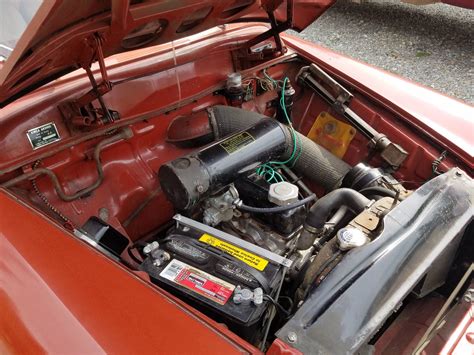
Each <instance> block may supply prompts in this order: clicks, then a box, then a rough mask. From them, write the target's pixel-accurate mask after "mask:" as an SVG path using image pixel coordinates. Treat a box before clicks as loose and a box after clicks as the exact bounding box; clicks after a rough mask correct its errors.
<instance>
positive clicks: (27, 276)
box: [0, 25, 472, 354]
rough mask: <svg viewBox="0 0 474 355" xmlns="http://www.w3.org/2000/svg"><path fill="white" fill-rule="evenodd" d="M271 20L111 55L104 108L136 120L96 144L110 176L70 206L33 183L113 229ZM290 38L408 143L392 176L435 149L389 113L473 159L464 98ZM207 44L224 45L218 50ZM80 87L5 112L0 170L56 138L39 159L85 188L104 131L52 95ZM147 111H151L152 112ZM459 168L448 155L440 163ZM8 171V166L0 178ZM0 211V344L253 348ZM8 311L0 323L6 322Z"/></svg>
mask: <svg viewBox="0 0 474 355" xmlns="http://www.w3.org/2000/svg"><path fill="white" fill-rule="evenodd" d="M265 28H266V27H264V26H261V25H258V26H248V25H232V26H228V27H227V28H226V29H213V30H209V31H207V32H206V33H205V34H202V35H196V36H192V37H190V38H189V39H186V40H182V41H176V43H174V44H173V46H171V45H163V46H158V47H154V48H149V49H144V50H140V51H138V52H135V53H126V54H120V55H117V56H114V57H111V58H109V60H108V61H107V62H108V64H109V66H110V71H109V75H110V77H111V79H112V80H113V81H115V82H120V81H122V80H125V79H126V78H127V77H129V76H132V77H135V79H134V80H130V81H127V82H125V81H124V82H123V83H122V84H120V85H116V86H115V88H114V90H113V91H112V93H111V94H109V95H106V97H105V100H106V101H107V103H108V105H110V107H112V108H114V109H118V110H119V111H120V112H121V114H122V117H123V120H121V121H119V122H117V123H116V125H117V126H118V125H128V124H132V130H133V132H134V138H132V139H131V140H129V141H127V142H119V143H116V144H114V145H112V146H110V147H107V148H105V149H104V152H103V159H102V162H103V164H104V172H105V176H106V179H107V180H106V181H107V183H104V184H103V185H102V186H101V187H100V188H99V189H97V190H96V191H95V192H94V194H93V195H92V196H91V197H87V198H84V199H81V200H79V201H75V202H73V203H66V202H63V201H60V200H58V198H57V197H56V195H55V193H54V190H53V189H52V187H51V184H50V182H49V181H48V180H47V179H38V185H39V187H40V189H41V191H42V192H43V193H44V194H45V195H46V196H47V197H48V198H49V199H50V200H51V201H52V202H54V204H55V205H56V207H58V209H59V210H61V211H62V212H63V213H65V214H67V215H69V216H73V218H74V222H75V223H77V224H81V223H83V222H84V221H85V220H86V219H87V218H88V217H89V216H90V215H95V214H97V211H98V209H99V208H102V207H106V208H107V209H108V210H109V211H110V215H111V220H110V221H109V222H110V223H111V224H112V225H114V226H116V227H120V224H121V222H123V220H124V219H125V218H126V217H127V216H128V215H129V214H130V212H131V211H132V210H133V209H134V208H135V207H136V206H137V204H139V203H140V202H141V201H143V199H144V198H146V196H147V195H148V194H150V192H151V191H152V190H153V189H154V188H156V179H155V172H156V171H157V169H158V167H159V166H160V165H161V164H162V163H163V162H165V161H167V160H170V159H172V158H174V157H176V156H178V155H180V154H182V153H183V152H185V150H182V149H179V148H177V147H175V146H173V145H171V144H170V143H167V142H166V141H165V137H166V128H167V126H168V123H169V122H170V121H171V120H172V119H173V118H174V117H176V116H177V115H180V114H187V113H190V112H191V111H193V110H199V109H202V108H204V107H207V106H209V105H212V104H216V103H219V102H220V100H223V98H222V97H221V96H214V95H212V93H213V91H214V90H215V89H217V88H220V87H221V86H222V83H223V81H224V79H225V76H226V74H227V73H228V72H230V71H232V70H233V63H232V59H231V56H230V53H229V50H230V49H231V48H233V47H235V44H236V43H237V42H238V41H242V40H245V39H248V38H251V37H252V36H255V34H257V33H259V32H262V31H263V30H264V29H265ZM285 38H286V39H287V42H288V44H291V45H292V46H293V49H290V50H289V52H288V54H287V58H289V57H290V56H291V55H292V54H293V53H294V52H293V51H296V52H298V53H301V54H302V56H304V57H306V58H309V59H311V60H313V61H315V62H317V63H319V64H320V65H321V66H323V67H324V68H326V69H327V70H328V71H330V72H332V73H333V74H335V75H336V76H338V77H339V78H341V79H343V80H344V81H346V82H347V83H350V85H351V86H352V87H354V91H357V94H356V96H355V98H354V100H353V108H354V109H355V110H356V111H357V112H359V113H360V112H363V113H364V115H361V116H363V117H364V118H366V119H368V120H371V122H370V123H371V124H373V125H374V126H375V127H376V128H377V129H380V130H381V131H383V132H385V133H386V134H387V135H388V136H389V138H391V139H392V140H394V141H395V142H399V143H403V145H404V146H406V148H407V149H409V150H410V153H411V155H410V158H409V159H408V160H407V163H406V166H405V167H404V168H403V169H401V171H400V172H399V174H400V177H402V178H406V179H407V180H408V179H411V180H413V179H414V178H418V179H419V180H420V179H425V178H427V176H429V175H430V173H431V171H430V169H431V161H432V160H433V159H434V158H436V157H437V156H439V153H440V150H439V149H437V148H434V147H432V146H430V145H429V144H428V142H427V140H426V138H425V137H422V135H421V134H417V132H413V131H410V129H408V128H407V126H406V125H401V124H400V125H399V126H397V122H399V121H397V120H396V119H395V118H394V113H397V114H400V119H403V120H405V121H406V122H408V121H410V122H411V123H412V124H414V125H415V126H418V127H420V129H422V130H423V131H426V132H427V133H428V135H429V136H430V137H431V138H432V139H433V140H435V141H436V142H437V143H439V144H440V145H441V146H442V147H448V148H449V149H451V150H452V151H454V152H456V153H457V154H458V156H459V159H460V160H462V161H463V162H464V163H465V164H466V165H467V166H471V167H472V151H471V152H470V149H471V148H472V141H469V137H470V136H469V134H470V133H472V132H469V130H467V129H466V125H467V127H469V122H468V118H466V117H465V115H466V114H471V113H472V107H470V106H468V105H465V104H462V103H460V102H458V101H455V100H453V99H449V98H446V97H444V96H442V95H441V94H438V93H435V92H432V91H430V90H428V89H426V88H422V87H420V86H418V85H416V84H413V83H410V82H407V81H405V80H403V79H400V78H398V77H395V76H391V75H388V74H387V73H384V72H382V71H380V70H377V69H375V68H372V67H368V66H366V65H363V64H362V63H358V62H355V61H353V60H351V59H348V58H346V57H343V56H341V55H339V54H336V53H334V52H331V51H329V50H327V49H324V48H322V47H319V46H316V45H311V44H309V43H307V42H304V41H300V40H297V39H295V38H292V37H286V36H285ZM213 46H218V48H217V49H212V48H213ZM196 58H197V59H196ZM176 65H177V69H174V68H173V67H174V66H176ZM281 66H283V67H281ZM297 69H298V68H297V67H295V66H292V64H280V65H279V66H276V67H274V68H272V71H273V72H271V74H272V75H274V76H275V77H278V76H281V75H282V74H283V73H285V74H286V75H288V76H289V77H290V78H291V79H293V78H294V75H295V74H296V72H297ZM251 73H252V72H251V71H250V72H248V73H244V74H251ZM147 76H148V77H147ZM88 87H89V86H88V83H87V81H86V79H85V77H84V75H82V74H81V73H79V72H76V73H73V74H71V75H69V76H68V77H66V78H64V79H62V80H60V81H58V82H56V83H52V84H50V85H48V86H45V87H44V88H42V89H41V90H38V91H37V92H36V93H33V94H30V95H28V96H26V97H24V98H22V99H20V100H18V101H17V102H15V103H14V104H12V105H10V106H8V107H6V108H4V109H3V110H2V111H1V117H0V151H2V152H4V153H2V155H1V156H0V170H1V171H2V172H4V173H6V172H11V173H9V174H11V175H13V174H18V173H20V172H21V171H22V170H23V169H25V168H24V166H25V165H27V163H28V162H29V163H31V162H34V161H35V160H36V159H39V158H40V157H41V156H42V155H43V154H46V153H53V152H54V149H56V146H59V145H68V146H69V148H68V149H66V150H64V151H62V152H59V153H56V154H54V155H53V154H51V156H50V157H44V156H43V157H42V159H43V164H44V165H45V166H47V167H49V168H51V169H54V170H55V171H56V172H57V173H58V175H59V176H60V180H61V182H62V183H63V184H64V186H65V189H66V190H68V191H75V190H77V189H78V188H80V187H83V186H86V185H88V184H89V183H90V181H92V180H93V179H94V177H95V171H94V169H93V164H92V162H90V161H88V160H87V157H88V155H90V151H91V149H92V147H93V146H94V145H95V144H96V143H97V142H98V139H97V137H99V136H97V137H96V139H90V140H88V141H86V140H85V139H84V140H83V141H80V140H81V139H82V138H83V137H82V136H80V135H79V136H72V135H70V134H69V133H68V131H67V130H66V128H65V127H64V126H61V122H62V119H61V117H60V115H59V112H58V111H57V108H56V105H57V103H59V102H61V101H64V100H65V99H67V98H72V97H76V96H78V95H79V93H80V92H84V91H86V90H87V89H88ZM404 88H405V89H404ZM362 93H363V94H365V95H367V97H368V98H371V99H373V101H369V99H368V98H365V97H363V95H362ZM270 99H271V97H268V96H266V97H263V98H262V97H260V99H259V100H260V101H256V102H254V103H249V104H247V105H246V107H245V108H247V109H251V110H256V111H263V112H264V110H265V104H266V102H267V101H269V100H270ZM428 99H429V100H428ZM419 100H422V101H421V102H425V103H426V102H427V100H428V101H429V105H430V107H429V108H422V107H417V103H418V105H419V102H420V101H419ZM431 100H432V101H431ZM383 106H385V107H383ZM328 109H329V108H328V106H327V104H325V103H323V102H322V100H316V99H315V100H313V99H312V96H311V93H308V92H306V93H304V94H303V95H302V97H301V98H300V99H299V101H298V104H297V105H295V107H294V108H293V110H294V111H293V112H294V116H295V117H298V119H296V120H295V125H296V126H297V127H298V128H299V129H300V130H301V131H302V132H303V133H306V132H308V130H309V128H310V127H311V125H312V122H313V121H314V119H315V118H316V115H317V114H318V112H321V110H328ZM168 111H169V112H168ZM165 112H167V113H168V114H164V113H165ZM435 113H436V115H438V114H439V113H442V114H443V115H444V116H443V117H445V118H447V119H448V120H449V122H450V123H453V122H456V123H457V124H459V125H461V126H462V127H464V129H457V130H456V129H450V128H449V127H450V125H449V124H446V122H445V121H443V120H442V119H441V118H439V116H436V118H433V117H432V116H431V115H432V114H435ZM141 115H145V117H146V120H143V119H142V118H141ZM430 120H431V121H430ZM51 121H55V122H57V123H58V125H59V129H60V133H61V136H62V138H63V139H62V141H61V142H60V143H59V144H57V145H52V146H49V147H47V148H42V149H39V150H37V151H34V152H33V151H31V147H30V146H29V143H28V142H27V141H26V140H25V139H24V138H25V136H24V133H25V131H26V130H27V129H30V128H32V127H34V126H37V125H39V124H41V123H46V122H51ZM430 122H431V123H432V124H434V123H436V124H438V127H439V125H442V124H444V126H443V129H444V130H447V131H446V132H447V133H446V135H447V137H443V136H442V135H441V134H440V132H439V131H440V130H441V128H438V129H433V127H432V126H430ZM433 122H434V123H433ZM437 131H438V132H437ZM366 143H367V142H366V141H365V140H364V139H363V138H362V137H361V136H359V135H358V136H356V138H355V139H354V140H353V143H352V145H351V147H350V149H349V151H348V153H347V154H346V157H345V160H347V161H348V162H350V163H355V162H356V161H358V160H360V159H361V157H363V156H364V155H365V153H366V147H365V145H366ZM469 143H470V144H469ZM454 164H455V162H454V161H453V160H452V159H450V158H448V159H447V160H446V161H445V163H444V164H443V168H446V167H450V166H453V165H454ZM7 177H8V174H5V175H3V176H2V179H6V178H7ZM417 181H418V180H417ZM26 185H27V184H26ZM26 187H28V186H26ZM30 192H31V191H30ZM26 197H28V196H26ZM26 197H25V200H26ZM32 198H33V199H34V197H32ZM148 208H150V210H149V212H150V211H153V212H154V213H145V215H147V216H146V217H142V218H141V219H139V220H137V224H136V225H133V224H132V225H131V226H130V228H129V229H128V230H127V232H128V234H129V235H130V236H132V239H134V238H135V237H136V236H143V234H144V233H146V232H148V231H150V230H151V229H153V228H155V227H157V226H159V225H161V224H162V223H164V222H165V221H166V220H168V219H169V217H170V216H171V214H172V213H173V211H172V209H171V205H170V204H169V203H167V202H166V200H165V198H164V196H163V195H162V194H161V195H160V194H159V195H158V196H157V197H156V200H155V201H154V202H153V203H152V204H150V205H149V206H148ZM0 216H1V218H0V237H1V238H2V239H1V240H0V241H1V244H0V247H1V248H2V257H3V255H4V254H5V255H6V258H2V260H1V264H0V265H1V269H0V273H1V274H2V282H4V281H3V280H5V281H6V282H4V285H2V291H1V292H2V293H1V294H0V295H1V298H0V310H1V312H4V313H3V314H4V317H2V318H0V319H1V320H2V321H0V326H1V327H2V328H1V329H0V333H1V334H2V336H3V334H6V335H5V336H4V338H2V342H3V343H2V344H1V345H0V346H1V348H0V351H2V350H3V349H5V350H7V351H10V350H13V349H15V350H16V351H20V352H21V351H22V350H23V349H24V350H25V351H35V350H43V351H56V350H57V351H60V352H64V351H66V350H68V349H66V348H64V346H65V344H66V341H64V342H62V343H61V342H59V343H58V342H57V341H56V339H60V338H62V339H70V340H68V342H69V344H78V345H77V349H78V350H81V351H80V352H90V351H92V350H94V349H96V350H98V351H102V350H103V351H107V352H124V353H125V352H128V353H131V352H133V353H135V352H140V351H141V352H152V351H153V352H157V351H160V352H166V351H168V352H174V353H176V352H193V353H196V352H201V351H202V352H203V353H204V352H206V353H213V352H216V353H231V352H233V351H249V352H253V351H256V349H254V348H253V347H251V346H249V345H245V343H244V342H243V341H242V340H240V339H239V338H237V337H236V336H235V335H233V334H231V333H230V332H228V331H226V330H225V329H224V328H223V327H222V326H220V325H218V324H216V323H215V322H213V321H212V320H209V319H208V318H206V317H205V316H203V315H201V314H200V313H199V312H197V311H195V310H193V309H191V308H190V307H188V306H186V305H185V304H183V303H182V302H181V301H179V300H176V299H175V298H173V297H169V295H167V294H166V293H164V292H163V291H161V290H159V289H158V288H157V287H154V286H152V285H150V284H148V283H146V282H144V281H142V280H141V279H140V278H139V277H138V276H134V275H132V274H130V272H128V271H127V270H125V269H124V268H123V267H121V266H119V265H118V264H115V263H113V262H112V261H110V260H108V259H106V258H105V257H104V256H102V255H100V254H98V253H97V252H96V251H94V250H92V249H91V248H90V247H89V246H87V245H84V244H82V242H80V241H78V240H77V239H75V238H74V237H72V236H71V235H69V234H67V232H65V231H63V230H61V229H59V228H58V227H57V226H56V225H55V224H52V223H51V222H50V221H48V220H47V219H45V218H44V217H42V216H40V215H39V214H38V213H37V212H35V211H33V210H32V209H31V208H29V207H26V206H25V205H23V204H21V203H18V202H16V201H14V199H13V198H12V197H10V196H8V195H6V194H3V193H2V194H0ZM3 275H5V277H4V276H3ZM31 299H34V300H35V302H36V303H33V302H32V301H31ZM32 304H33V305H35V304H39V306H37V307H33V306H31V305H32ZM30 307H31V308H30ZM56 313H58V314H59V315H58V316H56V315H55V314H56ZM50 314H51V315H53V314H54V315H55V316H54V318H53V317H49V315H50ZM60 317H61V318H60ZM4 319H5V320H7V321H5V322H3V320H4ZM59 322H61V324H60V325H61V326H60V325H59ZM69 349H70V348H69ZM270 349H271V351H272V352H273V353H274V354H278V353H292V351H293V350H292V349H291V348H288V347H287V346H286V345H285V344H284V343H281V342H279V343H276V344H274V345H273V346H272V347H271V348H270Z"/></svg>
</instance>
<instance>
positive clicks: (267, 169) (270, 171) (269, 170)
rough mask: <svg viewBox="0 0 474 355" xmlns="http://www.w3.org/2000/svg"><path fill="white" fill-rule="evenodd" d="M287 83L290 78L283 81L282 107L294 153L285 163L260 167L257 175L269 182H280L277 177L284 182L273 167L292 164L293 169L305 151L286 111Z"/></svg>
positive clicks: (268, 163)
mask: <svg viewBox="0 0 474 355" xmlns="http://www.w3.org/2000/svg"><path fill="white" fill-rule="evenodd" d="M263 74H264V75H265V77H267V78H268V79H269V80H272V81H274V82H275V80H273V78H271V77H270V76H268V74H267V73H266V71H265V70H264V71H263ZM287 82H288V78H287V77H285V79H284V80H283V86H282V90H281V99H280V106H281V108H282V110H283V113H284V114H285V118H286V120H287V122H288V125H289V127H290V130H291V134H292V138H293V151H292V152H291V155H290V157H289V158H288V159H287V160H285V161H269V162H267V163H265V164H262V165H260V166H259V167H258V168H257V170H256V173H257V175H259V176H264V177H265V179H266V181H267V182H271V181H272V180H275V181H277V182H278V179H277V177H278V178H279V179H280V181H284V178H283V176H282V175H281V174H280V173H278V172H277V171H276V170H275V168H274V167H273V166H272V165H277V166H278V165H285V164H289V163H291V166H290V167H293V166H294V165H295V163H296V161H297V160H298V158H299V157H300V156H301V153H302V150H303V148H302V143H301V138H300V137H299V136H298V135H297V134H296V131H295V129H294V128H293V124H292V122H291V120H290V117H289V116H288V112H287V111H286V106H285V87H286V83H287ZM298 143H299V144H298ZM298 145H299V149H298ZM297 152H298V153H297ZM267 176H269V177H267Z"/></svg>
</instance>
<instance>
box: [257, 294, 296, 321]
mask: <svg viewBox="0 0 474 355" xmlns="http://www.w3.org/2000/svg"><path fill="white" fill-rule="evenodd" d="M263 299H266V300H267V301H270V302H271V303H272V304H273V305H274V306H275V307H276V309H278V310H279V311H280V312H281V313H283V314H284V315H285V316H286V317H288V316H289V315H290V312H291V311H289V310H287V309H285V308H283V306H282V305H281V304H279V303H278V302H277V301H275V300H274V299H273V298H272V297H270V296H269V295H263ZM292 302H293V301H292Z"/></svg>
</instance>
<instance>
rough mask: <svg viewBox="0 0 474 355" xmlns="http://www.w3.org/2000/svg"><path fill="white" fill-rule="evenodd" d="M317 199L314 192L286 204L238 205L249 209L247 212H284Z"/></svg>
mask: <svg viewBox="0 0 474 355" xmlns="http://www.w3.org/2000/svg"><path fill="white" fill-rule="evenodd" d="M314 199H316V195H315V194H312V195H309V196H308V197H306V198H304V199H302V200H299V201H298V202H295V203H292V204H290V205H286V206H277V207H266V208H265V207H254V206H247V205H244V204H238V205H236V206H237V208H238V209H239V210H242V211H247V212H253V213H277V212H283V211H288V210H292V209H293V208H296V207H300V206H303V205H306V204H307V203H308V202H311V201H313V200H314Z"/></svg>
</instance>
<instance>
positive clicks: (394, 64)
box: [292, 0, 474, 104]
mask: <svg viewBox="0 0 474 355" xmlns="http://www.w3.org/2000/svg"><path fill="white" fill-rule="evenodd" d="M292 33H294V32H292ZM297 35H298V36H301V37H303V38H304V39H306V40H309V41H312V42H316V43H318V44H321V45H323V46H325V47H328V48H331V49H333V50H335V51H337V52H340V53H344V54H346V55H348V56H351V57H354V58H356V59H359V60H362V61H364V62H367V63H370V64H372V65H375V66H377V67H380V68H383V69H385V70H388V71H390V72H393V73H396V74H398V75H400V76H403V77H406V78H409V79H412V80H414V81H416V82H419V83H422V84H424V85H426V86H429V87H431V88H434V89H436V90H438V91H441V92H443V93H445V94H447V95H450V96H454V97H456V98H458V99H460V100H463V101H466V102H468V103H470V104H474V10H467V9H463V8H459V7H454V6H448V5H444V4H434V5H425V6H415V5H410V4H404V3H401V2H400V1H398V0H392V1H380V0H378V1H377V0H371V1H370V2H366V3H362V4H357V3H353V2H350V1H348V0H344V1H343V0H339V1H338V2H337V3H336V4H335V5H334V6H333V7H332V8H331V9H329V10H328V11H327V12H326V13H324V14H323V15H322V16H321V17H320V18H319V19H318V20H316V21H315V22H314V23H313V24H312V25H311V26H309V27H308V28H306V30H304V31H303V32H302V33H300V34H297Z"/></svg>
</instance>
